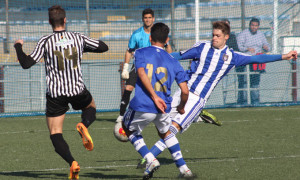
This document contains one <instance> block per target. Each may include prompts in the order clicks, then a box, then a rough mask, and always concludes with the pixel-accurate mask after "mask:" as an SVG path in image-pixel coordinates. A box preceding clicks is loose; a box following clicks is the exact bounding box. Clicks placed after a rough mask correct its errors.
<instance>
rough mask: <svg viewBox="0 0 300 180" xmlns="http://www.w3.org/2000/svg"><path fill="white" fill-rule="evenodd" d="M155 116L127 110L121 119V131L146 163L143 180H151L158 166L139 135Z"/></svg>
mask: <svg viewBox="0 0 300 180" xmlns="http://www.w3.org/2000/svg"><path fill="white" fill-rule="evenodd" d="M155 116H156V115H155V114H154V113H143V112H136V111H134V110H132V109H130V108H129V109H128V110H127V111H126V113H125V115H124V118H123V129H124V131H125V132H126V135H127V136H128V139H129V141H130V142H131V144H132V145H133V146H134V148H135V150H136V151H137V152H138V153H139V154H140V155H141V156H142V157H143V158H144V159H145V160H146V162H147V166H148V167H147V168H146V171H145V172H144V179H149V178H151V177H152V175H153V172H154V171H156V170H157V169H158V168H159V166H160V164H159V162H158V160H157V159H156V158H155V157H154V156H153V154H152V153H151V152H150V151H149V149H148V147H147V145H146V143H145V142H144V139H143V136H142V134H141V133H142V131H143V129H144V128H145V127H146V126H147V125H148V124H149V123H150V122H152V121H153V119H154V118H155Z"/></svg>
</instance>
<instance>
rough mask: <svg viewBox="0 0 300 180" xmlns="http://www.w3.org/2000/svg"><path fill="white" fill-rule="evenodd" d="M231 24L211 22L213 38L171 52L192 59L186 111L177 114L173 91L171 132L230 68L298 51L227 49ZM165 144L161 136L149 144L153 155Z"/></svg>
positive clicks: (188, 120)
mask: <svg viewBox="0 0 300 180" xmlns="http://www.w3.org/2000/svg"><path fill="white" fill-rule="evenodd" d="M229 34H230V27H229V25H228V24H226V23H225V22H223V21H217V22H214V23H213V33H212V36H213V37H212V41H201V42H198V43H196V44H195V45H194V47H192V48H191V49H188V50H186V51H182V52H180V53H177V54H173V55H174V57H175V56H176V57H177V59H179V60H180V59H192V60H193V61H192V63H191V67H190V69H189V70H188V71H187V73H188V75H189V81H188V87H189V99H188V101H187V103H186V106H185V108H184V110H185V113H184V114H180V113H178V112H177V110H176V108H175V107H176V106H177V105H178V102H179V101H180V96H179V94H180V90H178V91H177V92H176V93H175V94H174V95H173V101H172V110H171V113H170V114H171V116H172V121H173V122H172V124H173V126H175V127H176V128H173V129H172V133H174V134H177V133H178V132H181V133H182V132H184V131H185V130H187V129H188V128H189V126H190V125H191V124H192V122H193V121H194V119H195V117H197V115H198V114H199V113H200V111H201V110H202V108H203V107H204V105H205V103H206V101H207V100H208V98H209V96H210V95H211V93H212V91H213V89H214V88H215V87H216V85H217V84H218V83H219V82H220V80H221V79H222V78H223V77H224V76H225V75H226V74H227V73H228V72H229V71H230V70H232V69H233V68H235V67H238V66H244V65H247V64H251V63H268V62H273V61H278V60H282V59H283V60H291V59H297V52H296V51H290V52H289V53H288V54H283V55H266V54H263V55H256V56H249V55H246V54H242V53H238V52H235V51H233V50H232V49H229V48H228V46H227V45H226V41H227V40H228V38H229ZM165 148H166V146H165V144H164V141H163V140H162V139H161V140H160V141H158V142H157V143H156V144H155V145H154V146H153V147H152V148H151V150H150V151H151V152H152V154H153V155H154V156H157V155H159V154H160V153H161V152H162V151H163V150H164V149H165Z"/></svg>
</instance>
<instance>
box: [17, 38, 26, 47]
mask: <svg viewBox="0 0 300 180" xmlns="http://www.w3.org/2000/svg"><path fill="white" fill-rule="evenodd" d="M17 43H20V44H21V45H22V46H23V44H24V41H23V39H18V40H16V41H15V44H17Z"/></svg>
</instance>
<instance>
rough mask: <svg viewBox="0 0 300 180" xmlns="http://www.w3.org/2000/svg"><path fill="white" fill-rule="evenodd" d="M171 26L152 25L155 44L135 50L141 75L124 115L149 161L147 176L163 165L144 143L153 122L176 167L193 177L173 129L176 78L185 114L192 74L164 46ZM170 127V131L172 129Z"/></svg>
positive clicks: (129, 131)
mask: <svg viewBox="0 0 300 180" xmlns="http://www.w3.org/2000/svg"><path fill="white" fill-rule="evenodd" d="M168 33H169V27H168V26H167V25H165V24H163V23H156V24H154V25H153V27H152V28H151V35H150V41H151V44H152V46H150V47H146V48H141V49H138V50H136V51H135V66H136V69H137V73H138V77H137V83H136V90H135V96H134V98H133V99H132V100H131V101H130V105H129V109H128V110H127V111H126V113H125V116H124V118H123V121H122V122H123V128H124V130H125V132H126V134H127V136H128V137H129V141H130V142H131V143H132V145H133V146H134V148H135V150H136V151H137V152H138V153H139V154H140V155H141V156H142V157H143V158H145V159H146V161H147V165H146V170H145V171H144V177H143V179H149V178H151V177H152V176H153V172H154V171H156V170H157V169H158V168H159V166H160V164H159V162H158V160H157V159H156V158H155V157H154V156H153V154H152V153H150V152H149V149H148V148H147V145H146V144H145V142H144V139H143V136H142V134H141V133H142V131H143V129H144V128H145V127H146V126H147V125H148V124H149V123H150V122H153V123H154V124H155V126H156V129H157V131H158V134H159V136H160V137H161V138H163V139H164V142H165V144H166V147H168V149H169V151H170V153H171V155H172V157H173V160H174V162H175V164H176V166H177V167H178V168H179V170H180V174H181V175H182V176H189V177H191V176H192V175H193V174H192V172H191V171H190V169H189V168H188V167H187V165H186V163H185V161H184V159H183V157H182V153H181V150H180V146H179V142H178V140H177V138H176V136H175V135H174V134H172V133H171V131H170V130H172V128H174V127H170V125H171V118H170V116H169V114H168V113H169V112H170V110H171V101H172V97H171V96H170V95H171V85H172V82H173V81H174V80H176V82H177V83H178V85H179V88H180V90H181V92H180V93H179V96H180V97H181V99H180V102H179V103H178V106H177V107H176V109H177V111H178V112H179V113H180V114H183V113H184V106H185V103H186V101H187V99H188V87H187V84H186V80H187V79H188V77H187V76H186V75H187V74H186V73H185V71H184V69H183V68H182V66H181V65H180V63H179V61H177V60H176V59H174V58H173V57H172V56H171V55H169V54H168V53H167V52H166V51H165V50H164V49H163V47H164V44H165V43H166V42H168V40H169V38H168ZM169 129H170V130H169Z"/></svg>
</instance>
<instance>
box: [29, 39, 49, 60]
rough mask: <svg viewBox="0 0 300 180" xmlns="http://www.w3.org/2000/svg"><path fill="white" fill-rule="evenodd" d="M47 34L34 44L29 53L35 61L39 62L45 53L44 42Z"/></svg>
mask: <svg viewBox="0 0 300 180" xmlns="http://www.w3.org/2000/svg"><path fill="white" fill-rule="evenodd" d="M47 39H48V36H44V37H42V38H41V39H40V40H39V41H38V43H37V45H36V46H35V48H34V50H33V51H32V53H31V54H30V55H29V56H30V57H32V59H33V60H34V61H35V62H39V61H40V60H41V59H42V57H43V56H44V53H45V43H46V42H47Z"/></svg>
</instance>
